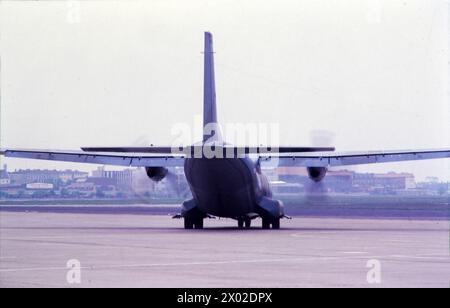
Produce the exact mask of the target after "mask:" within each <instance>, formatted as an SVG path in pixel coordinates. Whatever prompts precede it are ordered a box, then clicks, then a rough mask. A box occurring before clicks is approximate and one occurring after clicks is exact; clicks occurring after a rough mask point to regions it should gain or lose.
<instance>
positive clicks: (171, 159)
mask: <svg viewBox="0 0 450 308" xmlns="http://www.w3.org/2000/svg"><path fill="white" fill-rule="evenodd" d="M0 155H4V156H5V157H16V158H28V159H40V160H51V161H66V162H75V163H87V164H101V165H114V166H130V167H182V166H183V165H184V157H183V156H180V155H178V156H176V155H172V154H170V153H165V154H164V155H163V154H151V153H150V154H138V153H95V152H92V153H86V152H84V151H59V150H16V149H5V150H1V151H0Z"/></svg>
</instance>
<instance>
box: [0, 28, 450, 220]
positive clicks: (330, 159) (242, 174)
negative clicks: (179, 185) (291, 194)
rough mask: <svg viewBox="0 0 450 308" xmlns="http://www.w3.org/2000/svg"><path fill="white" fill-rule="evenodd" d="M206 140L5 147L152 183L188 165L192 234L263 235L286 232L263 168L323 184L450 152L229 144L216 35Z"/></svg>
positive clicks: (207, 80) (208, 66)
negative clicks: (232, 223)
mask: <svg viewBox="0 0 450 308" xmlns="http://www.w3.org/2000/svg"><path fill="white" fill-rule="evenodd" d="M203 126H204V131H203V140H202V141H201V142H199V143H197V144H194V145H192V146H184V147H183V146H180V147H178V146H174V147H170V146H164V147H158V146H148V147H120V148H117V147H95V148H81V150H79V151H62V150H22V149H2V150H1V151H0V154H2V155H4V156H6V157H17V158H27V159H41V160H54V161H67V162H78V163H90V164H105V165H117V166H135V167H145V170H146V173H147V175H148V177H149V178H150V179H151V180H153V181H161V180H162V179H164V178H165V177H166V176H167V174H168V172H169V169H168V168H170V167H177V166H179V167H182V166H184V171H185V175H186V178H187V182H188V184H189V187H190V190H191V192H192V199H190V200H187V201H185V202H183V204H182V206H181V214H180V217H182V218H184V227H185V228H186V229H194V228H195V229H202V228H203V221H204V219H205V218H206V217H208V216H209V215H213V216H217V217H227V218H232V219H235V220H237V221H238V226H239V227H240V228H243V227H246V228H249V227H250V225H251V221H252V220H253V219H255V218H257V217H261V218H262V227H263V228H264V229H270V228H271V227H272V228H273V229H279V228H280V219H281V218H283V217H285V214H284V209H283V204H282V202H281V201H279V200H275V199H273V198H272V192H271V189H270V186H269V181H268V179H267V177H265V176H264V174H263V173H262V171H261V170H262V168H261V166H264V165H265V164H271V163H273V162H276V164H277V165H278V166H302V167H305V168H307V171H308V174H309V177H310V178H311V180H312V181H315V182H319V181H321V180H322V179H323V178H324V176H325V175H326V173H327V170H328V168H329V167H333V166H346V165H358V164H374V163H384V162H396V161H408V160H422V159H435V158H449V157H450V149H441V150H407V151H379V152H350V153H339V152H335V149H334V148H326V147H323V148H319V147H296V146H291V147H263V146H257V147H251V146H244V147H237V146H232V145H229V144H227V143H225V142H224V141H223V139H222V136H221V132H220V127H219V125H218V121H217V111H216V92H215V81H214V53H213V42H212V35H211V33H209V32H205V48H204V85H203Z"/></svg>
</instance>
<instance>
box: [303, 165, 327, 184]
mask: <svg viewBox="0 0 450 308" xmlns="http://www.w3.org/2000/svg"><path fill="white" fill-rule="evenodd" d="M306 169H307V170H308V176H309V178H310V179H311V180H313V181H314V182H320V181H322V180H323V178H324V177H325V175H326V174H327V171H328V169H327V168H325V167H308V168H306Z"/></svg>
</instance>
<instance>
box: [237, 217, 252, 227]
mask: <svg viewBox="0 0 450 308" xmlns="http://www.w3.org/2000/svg"><path fill="white" fill-rule="evenodd" d="M251 226H252V220H251V219H250V218H245V219H238V227H239V229H244V227H245V229H250V227H251Z"/></svg>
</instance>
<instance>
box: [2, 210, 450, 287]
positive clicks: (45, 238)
mask: <svg viewBox="0 0 450 308" xmlns="http://www.w3.org/2000/svg"><path fill="white" fill-rule="evenodd" d="M260 223H261V221H260V220H256V221H255V222H254V225H255V227H254V228H252V229H250V230H238V229H237V228H235V225H236V223H235V222H234V221H232V220H207V221H206V222H205V227H206V229H205V230H187V231H186V230H184V229H182V221H181V220H173V219H171V218H170V217H168V216H148V215H111V214H81V213H69V214H63V213H36V212H26V213H25V212H23V213H18V212H14V213H11V212H0V286H1V287H183V288H184V287H199V288H201V287H255V288H259V287H445V288H447V287H449V286H450V255H449V234H450V233H449V222H448V221H443V220H433V221H424V220H422V221H417V220H414V221H412V220H392V219H390V220H382V219H376V220H371V219H344V218H339V219H337V218H310V217H308V218H294V219H292V220H283V221H282V230H261V229H259V227H260ZM74 259H75V260H78V261H79V262H80V266H81V268H80V270H79V271H78V270H77V269H76V270H77V272H76V274H75V276H73V275H72V274H73V272H70V271H69V269H68V267H67V262H68V261H69V260H74ZM68 274H69V275H68ZM78 274H79V275H78ZM368 274H369V275H368ZM67 276H69V281H70V282H74V279H70V277H72V278H73V277H78V278H80V280H81V281H80V282H81V283H79V284H78V283H69V282H68V280H67ZM368 276H369V277H368ZM368 278H369V279H368ZM75 282H77V281H76V279H75ZM369 282H371V283H369Z"/></svg>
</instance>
